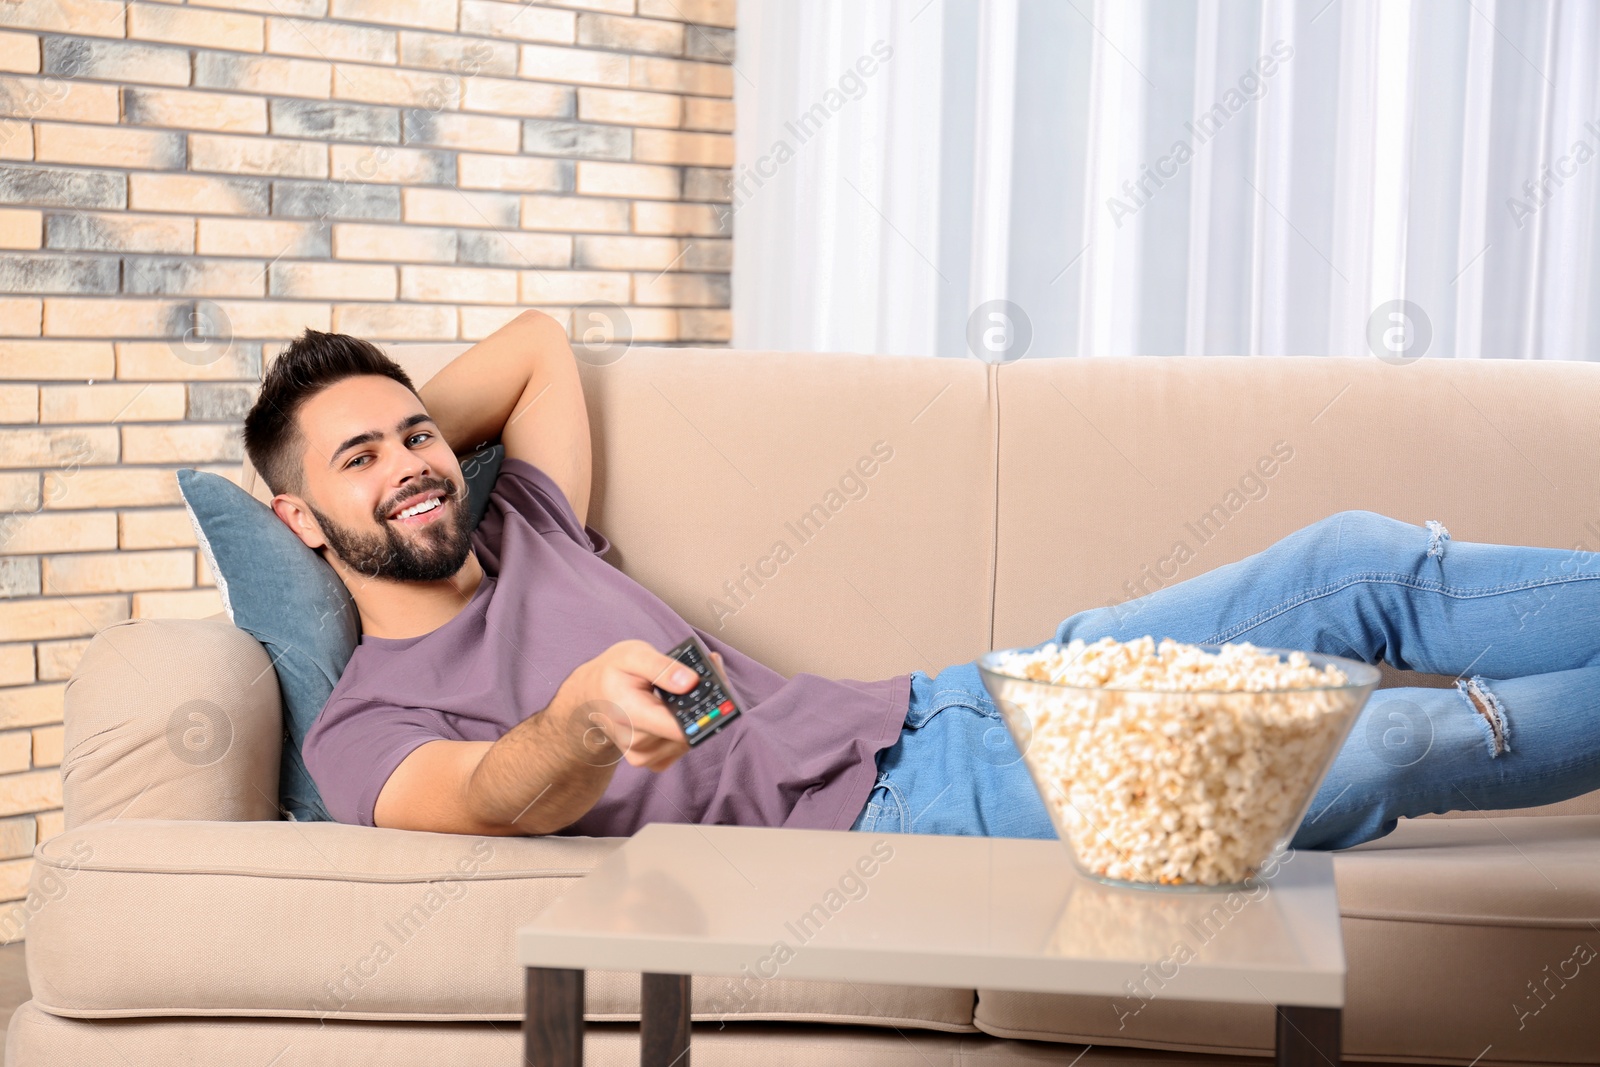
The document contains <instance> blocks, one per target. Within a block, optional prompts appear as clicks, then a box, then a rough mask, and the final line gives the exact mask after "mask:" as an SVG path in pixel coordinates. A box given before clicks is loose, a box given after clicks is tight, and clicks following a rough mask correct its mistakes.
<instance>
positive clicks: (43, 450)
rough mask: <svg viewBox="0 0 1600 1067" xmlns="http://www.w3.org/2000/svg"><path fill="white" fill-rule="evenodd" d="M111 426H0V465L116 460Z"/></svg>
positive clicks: (45, 465) (114, 438)
mask: <svg viewBox="0 0 1600 1067" xmlns="http://www.w3.org/2000/svg"><path fill="white" fill-rule="evenodd" d="M116 433H117V428H116V427H115V426H74V427H71V428H70V429H50V430H47V429H44V428H42V427H41V428H38V429H35V428H33V427H15V428H13V427H7V428H4V429H0V467H53V466H56V465H57V464H69V463H80V464H82V463H115V462H117V440H116Z"/></svg>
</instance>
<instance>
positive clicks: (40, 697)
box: [0, 682, 67, 729]
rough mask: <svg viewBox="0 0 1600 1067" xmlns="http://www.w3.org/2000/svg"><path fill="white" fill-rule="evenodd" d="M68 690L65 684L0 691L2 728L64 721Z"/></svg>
mask: <svg viewBox="0 0 1600 1067" xmlns="http://www.w3.org/2000/svg"><path fill="white" fill-rule="evenodd" d="M66 690H67V687H66V685H65V684H63V683H61V682H40V683H36V684H34V685H24V686H15V687H12V688H9V689H0V728H4V729H11V728H14V727H17V726H40V725H43V724H45V723H53V722H60V721H61V700H62V696H63V695H64V694H65V693H66Z"/></svg>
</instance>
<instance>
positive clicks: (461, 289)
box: [400, 266, 517, 304]
mask: <svg viewBox="0 0 1600 1067" xmlns="http://www.w3.org/2000/svg"><path fill="white" fill-rule="evenodd" d="M400 299H402V300H423V301H434V302H438V303H457V304H514V303H516V301H517V272H516V271H512V270H488V269H484V268H480V267H410V266H406V267H401V268H400Z"/></svg>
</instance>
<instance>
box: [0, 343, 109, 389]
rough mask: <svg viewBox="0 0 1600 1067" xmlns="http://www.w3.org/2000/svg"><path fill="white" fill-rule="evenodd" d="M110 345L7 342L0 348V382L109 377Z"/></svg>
mask: <svg viewBox="0 0 1600 1067" xmlns="http://www.w3.org/2000/svg"><path fill="white" fill-rule="evenodd" d="M115 366H116V363H115V361H114V359H113V357H112V354H111V346H110V345H109V344H105V343H102V342H96V341H7V342H6V343H5V344H3V345H0V379H5V378H12V379H21V380H24V381H30V380H31V381H44V380H47V379H72V378H109V377H111V373H112V369H113V368H114V367H115Z"/></svg>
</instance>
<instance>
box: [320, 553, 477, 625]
mask: <svg viewBox="0 0 1600 1067" xmlns="http://www.w3.org/2000/svg"><path fill="white" fill-rule="evenodd" d="M340 577H342V578H344V581H345V585H346V586H347V587H349V588H350V595H351V596H352V597H353V598H354V599H355V602H356V611H357V612H358V613H359V614H360V616H361V633H362V635H363V636H365V637H380V638H386V639H388V640H394V641H398V640H404V639H405V638H408V637H421V636H422V635H424V634H430V633H432V632H433V631H435V630H437V629H438V628H439V627H441V626H443V625H444V624H445V623H447V622H449V621H450V620H451V619H453V618H455V617H456V616H457V615H459V614H461V610H462V609H463V608H465V607H466V606H467V602H468V601H470V600H471V599H472V595H473V594H474V593H476V592H477V591H478V586H479V585H480V584H482V582H483V577H484V571H483V564H481V563H479V562H478V553H477V552H476V551H472V552H468V553H467V559H466V562H464V563H462V564H461V569H460V570H458V571H456V573H455V574H453V575H451V576H450V577H449V578H445V579H442V580H440V581H437V582H390V581H372V580H369V579H364V578H360V577H358V576H354V575H344V574H341V575H340Z"/></svg>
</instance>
